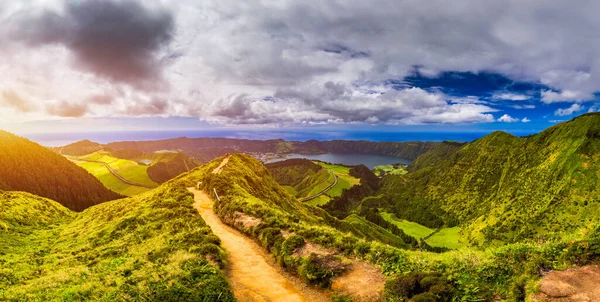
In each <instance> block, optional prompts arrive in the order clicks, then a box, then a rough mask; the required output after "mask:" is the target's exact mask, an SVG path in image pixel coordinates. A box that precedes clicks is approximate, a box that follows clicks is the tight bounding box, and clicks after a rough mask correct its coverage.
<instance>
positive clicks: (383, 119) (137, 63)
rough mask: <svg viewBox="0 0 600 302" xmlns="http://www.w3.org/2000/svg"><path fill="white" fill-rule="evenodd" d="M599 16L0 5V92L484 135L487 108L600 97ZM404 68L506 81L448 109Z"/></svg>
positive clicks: (92, 106) (353, 4) (324, 5)
mask: <svg viewBox="0 0 600 302" xmlns="http://www.w3.org/2000/svg"><path fill="white" fill-rule="evenodd" d="M540 7H543V9H540ZM597 11H600V2H594V1H591V2H589V3H586V5H585V6H583V5H573V4H572V3H571V2H569V1H542V0H506V1H502V2H499V1H479V0H465V1H461V2H460V4H458V5H452V6H448V5H447V3H446V1H443V0H432V1H417V2H402V1H401V2H390V1H374V2H373V1H371V2H366V1H358V0H345V1H342V0H332V1H302V2H297V1H281V2H278V3H277V4H273V3H270V2H268V1H259V0H249V1H246V2H244V5H240V3H239V1H234V0H218V1H217V0H206V1H195V0H148V1H141V0H123V1H119V0H107V1H99V0H81V1H70V0H69V1H67V0H44V1H0V45H2V47H0V56H2V58H3V59H2V60H1V61H0V71H2V72H0V91H5V90H7V89H9V88H10V90H12V91H14V92H15V93H16V94H18V95H21V96H27V99H28V100H29V101H30V102H33V103H35V105H36V106H38V107H39V108H45V107H46V104H45V103H44V102H45V100H68V106H70V107H77V108H79V109H80V110H67V109H73V108H67V109H65V110H60V109H59V108H52V110H44V111H45V112H47V114H48V115H67V116H73V115H77V114H83V115H85V116H94V117H98V116H114V115H130V116H136V115H143V116H146V115H160V116H164V115H185V116H196V117H199V118H202V119H203V120H207V121H211V122H213V123H225V124H231V123H234V124H268V123H300V124H303V123H381V124H384V123H470V122H490V121H493V120H495V119H494V117H493V116H492V114H490V113H493V112H495V111H497V108H499V107H500V106H502V107H511V106H512V107H513V108H518V109H534V106H536V105H537V104H534V103H533V102H534V101H538V99H541V101H542V102H545V103H556V102H583V101H587V100H590V99H592V98H593V96H594V93H595V92H597V91H600V43H597V39H593V38H590V37H595V36H596V34H597V32H599V31H600V19H599V18H597V16H596V15H595V12H597ZM574 32H576V33H578V34H577V35H574V34H573V33H574ZM415 66H418V68H419V70H420V71H421V72H422V73H423V75H424V76H425V77H430V78H434V77H436V76H438V75H440V74H444V72H450V73H448V78H451V77H461V76H464V75H465V74H466V73H470V74H473V75H477V74H479V73H486V74H490V75H494V74H496V75H497V74H500V75H503V76H504V77H506V79H508V80H509V81H502V83H496V82H495V81H496V80H497V77H496V78H494V77H485V78H481V79H480V80H481V81H479V82H478V83H479V84H481V85H482V86H483V87H486V88H489V87H493V88H494V89H491V90H490V89H487V90H481V89H478V87H474V86H475V85H470V83H459V85H456V87H452V88H453V89H454V88H456V89H463V91H464V90H468V91H473V92H474V94H466V95H474V96H475V97H474V98H473V99H472V100H470V99H467V98H465V97H464V95H463V96H462V99H461V98H459V97H457V96H456V95H458V94H453V93H452V91H445V90H443V89H441V88H440V87H434V86H435V85H431V86H429V87H426V88H424V87H422V88H414V87H413V86H416V85H413V84H414V83H410V82H409V81H407V80H406V78H407V77H409V76H410V75H411V74H412V73H413V72H414V69H415ZM390 80H395V81H396V82H395V84H389V81H390ZM443 80H446V78H444V79H443ZM486 82H488V83H487V84H486ZM523 83H530V84H531V85H529V86H527V85H526V87H524V86H523V85H522V84H523ZM446 84H447V83H446ZM441 85H444V83H441ZM123 86H126V87H125V88H123ZM532 87H535V89H534V88H532ZM167 88H168V89H167ZM417 89H420V90H417ZM494 92H496V93H497V95H494V94H493V93H494ZM99 95H105V96H109V97H106V98H101V97H98V96H99ZM482 96H483V97H482ZM526 97H531V98H530V99H526ZM507 101H511V102H512V101H515V103H510V104H507V103H509V102H507ZM513 104H514V105H513ZM48 106H50V107H52V106H53V105H48ZM538 107H542V106H538ZM553 109H555V108H553ZM62 111H64V112H62ZM77 111H79V112H77ZM61 112H62V113H61ZM56 113H61V114H56ZM65 113H74V114H65ZM528 115H529V114H528Z"/></svg>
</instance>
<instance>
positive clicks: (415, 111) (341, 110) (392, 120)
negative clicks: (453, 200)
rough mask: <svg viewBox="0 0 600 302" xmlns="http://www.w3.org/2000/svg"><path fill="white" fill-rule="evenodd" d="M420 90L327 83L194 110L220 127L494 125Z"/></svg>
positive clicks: (476, 108)
mask: <svg viewBox="0 0 600 302" xmlns="http://www.w3.org/2000/svg"><path fill="white" fill-rule="evenodd" d="M447 98H448V97H447V96H445V95H443V94H440V93H430V92H427V91H425V90H423V89H420V88H408V89H404V90H396V89H392V88H387V89H383V90H382V92H380V93H370V92H369V90H368V89H366V88H362V87H354V86H348V85H345V84H342V83H333V82H327V83H325V84H324V85H323V86H322V87H320V88H316V87H308V88H306V89H280V90H278V91H277V92H276V93H275V94H274V96H273V97H268V98H260V97H253V96H251V95H247V94H236V95H231V96H229V97H227V98H223V99H220V100H218V101H215V102H212V103H211V104H209V105H205V106H203V107H202V108H198V109H197V110H198V112H199V115H200V116H202V119H204V120H207V121H210V122H213V123H225V124H256V123H259V124H269V123H275V124H276V123H299V124H319V123H368V124H374V123H378V124H415V123H419V124H421V123H473V122H490V121H493V117H492V116H491V114H487V113H489V112H494V111H496V110H495V109H493V108H490V107H488V106H485V105H481V104H468V103H462V102H460V103H453V102H451V101H447Z"/></svg>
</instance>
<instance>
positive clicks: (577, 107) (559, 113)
mask: <svg viewBox="0 0 600 302" xmlns="http://www.w3.org/2000/svg"><path fill="white" fill-rule="evenodd" d="M583 109H585V107H583V106H581V105H579V104H573V105H571V107H568V108H564V109H563V108H560V109H557V110H556V111H555V112H554V115H557V116H566V115H572V114H573V113H575V112H578V111H581V110H583Z"/></svg>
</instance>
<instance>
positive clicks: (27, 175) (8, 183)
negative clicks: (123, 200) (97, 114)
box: [0, 131, 121, 211]
mask: <svg viewBox="0 0 600 302" xmlns="http://www.w3.org/2000/svg"><path fill="white" fill-rule="evenodd" d="M0 167H2V169H0V190H5V191H25V192H29V193H32V194H35V195H39V196H42V197H47V198H50V199H52V200H55V201H57V202H59V203H61V204H62V205H64V206H66V207H67V208H69V209H72V210H76V211H81V210H83V209H86V208H88V207H90V206H92V205H95V204H99V203H102V202H105V201H108V200H113V199H117V198H120V197H121V196H120V195H119V194H117V193H114V192H112V191H110V190H108V189H107V188H105V187H104V186H103V185H102V183H100V181H98V180H97V179H96V178H94V176H92V175H90V174H89V173H88V172H86V171H85V170H84V169H82V168H80V167H77V166H76V165H75V164H73V163H72V162H70V161H69V160H67V159H66V158H64V157H62V156H60V155H58V154H56V153H54V152H52V151H51V150H49V149H47V148H44V147H42V146H40V145H38V144H36V143H33V142H31V141H29V140H27V139H24V138H21V137H18V136H15V135H12V134H10V133H8V132H4V131H0Z"/></svg>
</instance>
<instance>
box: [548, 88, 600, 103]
mask: <svg viewBox="0 0 600 302" xmlns="http://www.w3.org/2000/svg"><path fill="white" fill-rule="evenodd" d="M593 98H594V97H593V96H592V95H587V94H584V93H582V92H579V91H572V90H564V91H561V92H554V91H551V90H544V91H542V102H544V103H546V104H550V103H558V102H584V101H589V100H592V99H593Z"/></svg>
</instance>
